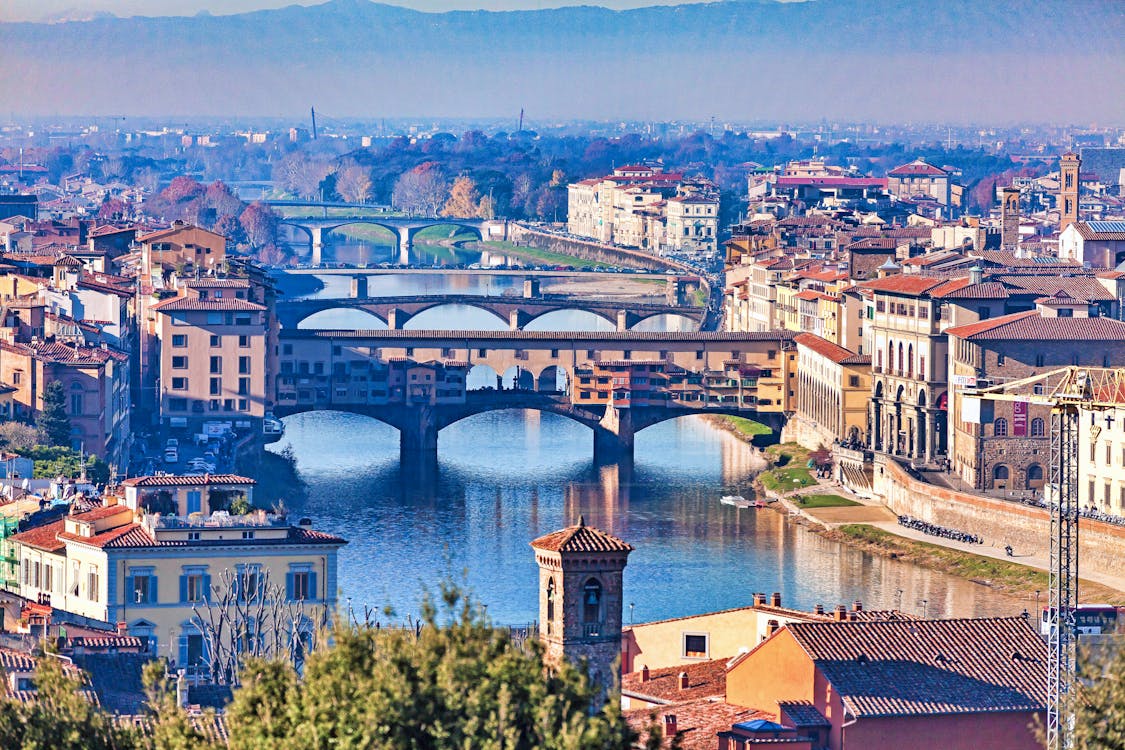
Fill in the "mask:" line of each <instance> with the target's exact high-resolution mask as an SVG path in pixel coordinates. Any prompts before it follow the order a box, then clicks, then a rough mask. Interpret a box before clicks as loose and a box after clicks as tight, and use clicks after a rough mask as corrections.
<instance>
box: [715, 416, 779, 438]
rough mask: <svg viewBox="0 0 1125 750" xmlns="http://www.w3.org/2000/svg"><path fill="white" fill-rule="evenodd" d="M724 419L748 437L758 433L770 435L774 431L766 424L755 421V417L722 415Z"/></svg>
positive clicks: (755, 435)
mask: <svg viewBox="0 0 1125 750" xmlns="http://www.w3.org/2000/svg"><path fill="white" fill-rule="evenodd" d="M722 419H723V420H724V421H725V422H727V423H729V424H730V426H731V427H733V428H734V429H735V431H736V432H739V433H741V434H743V435H745V436H746V437H750V438H753V437H757V436H758V435H769V434H770V433H772V432H773V430H771V429H770V428H769V427H766V426H765V425H764V424H761V423H759V422H755V421H754V420H753V419H747V418H746V417H722Z"/></svg>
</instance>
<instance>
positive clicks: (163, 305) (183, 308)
mask: <svg viewBox="0 0 1125 750" xmlns="http://www.w3.org/2000/svg"><path fill="white" fill-rule="evenodd" d="M152 309H153V310H156V311H157V312H163V313H166V312H195V311H201V310H265V309H266V307H265V305H259V304H258V303H257V302H250V301H249V300H244V299H238V298H236V297H219V298H218V299H191V298H190V297H173V298H172V299H168V300H164V301H163V302H158V303H156V304H155V305H153V306H152Z"/></svg>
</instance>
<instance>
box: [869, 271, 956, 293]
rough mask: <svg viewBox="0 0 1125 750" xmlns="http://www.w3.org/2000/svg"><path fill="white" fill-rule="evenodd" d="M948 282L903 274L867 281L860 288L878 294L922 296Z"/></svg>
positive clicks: (931, 277)
mask: <svg viewBox="0 0 1125 750" xmlns="http://www.w3.org/2000/svg"><path fill="white" fill-rule="evenodd" d="M946 281H947V280H946V279H943V278H935V277H933V276H903V275H901V274H896V275H894V276H886V277H884V278H881V279H872V280H871V281H865V282H863V283H862V284H861V285H860V286H862V287H864V288H865V289H871V290H873V291H876V292H890V293H892V294H909V295H913V296H920V295H923V294H925V293H926V292H928V291H930V290H931V289H933V288H934V287H937V286H940V285H942V284H944V283H945V282H946Z"/></svg>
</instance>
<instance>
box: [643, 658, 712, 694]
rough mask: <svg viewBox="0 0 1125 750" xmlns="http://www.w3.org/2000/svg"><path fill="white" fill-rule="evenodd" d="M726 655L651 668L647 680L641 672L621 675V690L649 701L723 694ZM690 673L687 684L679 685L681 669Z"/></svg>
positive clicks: (685, 672) (687, 673)
mask: <svg viewBox="0 0 1125 750" xmlns="http://www.w3.org/2000/svg"><path fill="white" fill-rule="evenodd" d="M727 661H728V660H727V659H712V660H710V661H701V662H695V663H693V664H677V665H676V666H673V667H662V668H660V669H652V670H649V676H648V680H647V681H643V682H642V680H641V674H642V673H641V672H640V671H637V672H630V673H629V674H625V675H622V676H621V692H622V693H626V694H628V695H633V696H637V697H639V698H642V699H645V700H648V701H649V702H650V703H681V702H683V701H690V700H696V699H697V698H712V697H720V698H721V697H722V696H724V695H726V692H727V678H726V675H727ZM681 672H682V673H684V674H686V675H687V677H688V686H687V687H686V688H681V687H680V673H681Z"/></svg>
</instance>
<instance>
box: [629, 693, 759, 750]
mask: <svg viewBox="0 0 1125 750" xmlns="http://www.w3.org/2000/svg"><path fill="white" fill-rule="evenodd" d="M654 713H655V714H656V719H657V721H658V722H659V721H660V720H661V715H663V714H672V715H674V716H675V717H676V730H677V731H676V734H677V736H678V738H679V742H680V744H679V747H680V750H715V748H716V747H718V742H719V740H718V737H717V735H718V733H719V732H722V731H724V730H729V729H730V728H731V725H733V724H737V723H739V722H744V721H753V720H755V719H769V720H772V719H773V718H774V716H773V714H771V713H766V712H765V711H760V710H758V709H756V708H746V707H744V706H734V705H731V704H730V703H727V702H726V701H723V700H714V699H710V698H701V699H699V700H694V701H686V702H684V703H675V704H672V705H668V706H662V707H661V708H660V710H659V711H657V710H656V709H651V708H638V709H633V710H630V711H625V712H624V716H625V720H626V721H628V722H629V725H630V726H631V727H632V728H633V730H634V731H636V732H638V733H640V734H641V735H642V736H644V732H645V730H646V729H647V728H648V726H649V724H650V723H651V717H652V715H653V714H654ZM661 747H662V748H667V747H671V739H670V738H665V739H664V741H663V742H662V743H661Z"/></svg>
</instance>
